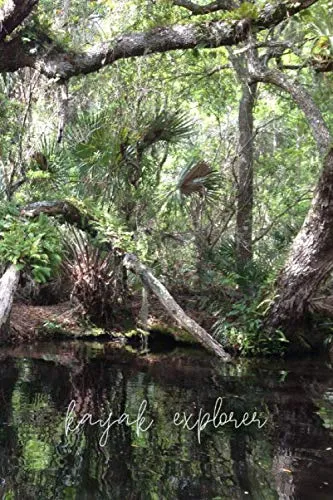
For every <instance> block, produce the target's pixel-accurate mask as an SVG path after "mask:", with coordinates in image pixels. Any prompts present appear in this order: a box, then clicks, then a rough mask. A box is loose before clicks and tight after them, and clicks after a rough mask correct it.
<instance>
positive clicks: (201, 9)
mask: <svg viewBox="0 0 333 500" xmlns="http://www.w3.org/2000/svg"><path fill="white" fill-rule="evenodd" d="M173 4H174V5H177V6H178V7H184V9H186V10H189V11H190V12H191V14H192V15H193V16H199V15H203V14H210V13H211V12H216V11H219V10H233V9H237V7H239V5H238V4H237V3H236V2H233V1H232V0H217V1H216V2H211V3H209V4H207V5H198V4H196V3H194V2H191V1H190V0H173Z"/></svg>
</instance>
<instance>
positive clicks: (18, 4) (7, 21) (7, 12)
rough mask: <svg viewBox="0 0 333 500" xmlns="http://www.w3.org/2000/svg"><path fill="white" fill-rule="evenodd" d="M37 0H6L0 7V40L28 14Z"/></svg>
mask: <svg viewBox="0 0 333 500" xmlns="http://www.w3.org/2000/svg"><path fill="white" fill-rule="evenodd" d="M37 3H38V0H7V1H6V2H5V4H4V6H3V7H2V9H0V42H1V41H2V40H4V39H5V38H6V36H8V35H10V34H11V33H12V32H13V31H14V30H15V29H16V28H17V27H18V26H19V25H20V24H21V23H22V22H23V21H24V20H25V19H26V18H27V17H28V15H29V14H30V12H31V11H32V9H33V8H34V7H35V5H37Z"/></svg>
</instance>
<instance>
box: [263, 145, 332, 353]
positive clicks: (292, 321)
mask: <svg viewBox="0 0 333 500" xmlns="http://www.w3.org/2000/svg"><path fill="white" fill-rule="evenodd" d="M332 269H333V148H332V149H331V150H330V151H329V153H328V154H327V156H326V158H325V161H324V168H323V171H322V174H321V177H320V180H319V183H318V186H317V188H316V193H315V196H314V199H313V202H312V206H311V209H310V211H309V214H308V216H307V217H306V220H305V222H304V224H303V227H302V228H301V230H300V232H299V233H298V235H297V237H296V238H295V240H294V242H293V246H292V249H291V252H290V255H289V258H288V260H287V262H286V264H285V266H284V268H283V270H282V271H281V273H280V276H279V278H278V282H277V294H278V295H277V298H276V299H275V301H274V303H273V306H272V307H271V309H270V311H269V317H268V325H269V327H271V328H281V329H282V330H284V331H285V332H287V333H288V338H289V340H292V341H293V343H295V342H297V337H298V328H297V327H303V326H304V322H305V321H306V318H307V315H308V312H309V308H311V298H312V297H313V296H314V294H315V293H316V291H317V290H318V287H319V285H320V283H321V282H322V281H323V280H324V279H325V278H326V277H327V275H328V274H329V273H330V271H331V270H332Z"/></svg>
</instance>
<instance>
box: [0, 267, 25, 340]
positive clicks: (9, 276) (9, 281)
mask: <svg viewBox="0 0 333 500" xmlns="http://www.w3.org/2000/svg"><path fill="white" fill-rule="evenodd" d="M19 277H20V271H18V270H17V269H16V267H15V266H14V265H11V266H10V267H9V268H8V269H7V271H6V272H5V274H4V275H3V276H2V278H1V279H0V342H6V341H7V340H8V338H9V335H10V325H9V321H10V313H11V310H12V305H13V298H14V294H15V292H16V289H17V286H18V282H19Z"/></svg>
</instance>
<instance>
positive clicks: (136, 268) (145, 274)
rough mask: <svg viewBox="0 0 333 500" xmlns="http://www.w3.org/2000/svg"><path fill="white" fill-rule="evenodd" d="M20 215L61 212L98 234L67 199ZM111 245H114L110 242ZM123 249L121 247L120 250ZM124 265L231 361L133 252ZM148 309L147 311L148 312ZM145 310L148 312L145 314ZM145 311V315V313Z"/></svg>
mask: <svg viewBox="0 0 333 500" xmlns="http://www.w3.org/2000/svg"><path fill="white" fill-rule="evenodd" d="M20 213H21V215H24V216H26V217H38V215H39V214H41V213H44V214H46V215H50V216H55V215H57V216H62V218H63V220H65V221H66V222H67V223H69V224H72V225H75V226H77V227H79V228H80V229H82V230H84V231H87V232H88V233H90V234H91V235H93V236H96V230H95V228H94V227H93V223H92V222H93V220H92V218H91V217H90V216H89V215H87V214H85V215H83V214H81V213H80V211H79V210H78V209H77V208H76V207H75V206H74V205H72V204H71V203H70V202H67V201H53V202H49V201H41V202H36V203H31V204H30V205H27V206H26V207H24V208H23V209H22V210H21V212H20ZM110 247H112V245H110ZM121 252H122V251H121ZM123 266H124V268H125V269H129V270H131V271H132V272H134V273H135V274H137V275H138V276H139V277H140V279H141V281H142V283H143V285H144V286H145V287H146V289H147V290H148V291H151V292H152V293H153V294H154V295H155V296H156V297H157V298H158V300H159V301H160V302H161V304H162V305H163V306H164V308H165V309H166V311H167V312H168V314H170V316H172V317H173V318H174V319H175V320H176V321H177V322H178V323H179V324H180V326H182V327H183V328H184V329H185V330H186V331H188V332H189V333H190V334H191V335H192V336H193V337H194V338H196V339H197V340H198V342H199V343H200V344H202V345H203V346H204V347H205V348H206V349H207V350H209V351H211V352H213V353H214V354H215V355H217V356H219V357H220V358H221V359H222V360H223V361H230V359H231V357H230V355H229V354H228V353H227V352H225V350H224V349H223V348H222V346H221V345H220V344H219V343H218V342H216V340H214V339H213V338H212V337H211V336H210V335H209V333H208V332H206V330H204V329H203V328H202V327H201V326H200V325H198V324H197V323H196V322H195V321H194V320H193V319H192V318H190V317H189V316H187V314H186V313H185V312H184V311H183V309H182V308H181V307H180V306H179V305H178V304H177V302H176V301H175V299H174V298H173V297H172V296H171V295H170V293H169V292H168V290H167V289H166V288H165V286H164V285H163V284H162V283H161V282H160V281H159V280H158V279H157V278H156V277H155V276H154V275H153V274H152V272H151V271H150V270H149V269H148V268H147V267H146V266H144V265H143V264H142V263H141V262H140V261H139V259H138V258H137V257H136V256H135V255H133V254H127V253H124V259H123ZM146 313H147V312H146ZM146 313H145V314H146ZM145 314H144V315H145Z"/></svg>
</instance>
